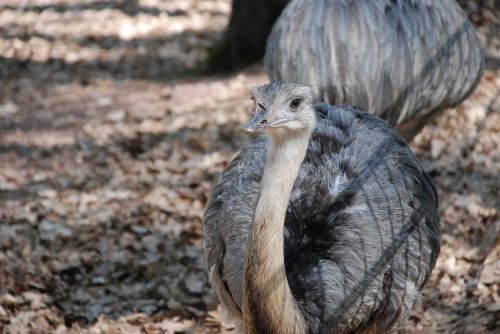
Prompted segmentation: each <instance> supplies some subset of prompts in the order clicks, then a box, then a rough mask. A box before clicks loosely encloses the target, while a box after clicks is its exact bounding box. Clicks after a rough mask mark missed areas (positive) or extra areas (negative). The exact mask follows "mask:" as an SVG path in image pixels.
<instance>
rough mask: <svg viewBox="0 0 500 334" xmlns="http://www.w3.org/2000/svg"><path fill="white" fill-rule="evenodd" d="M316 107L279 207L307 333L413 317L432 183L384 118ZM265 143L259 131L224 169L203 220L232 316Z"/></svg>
mask: <svg viewBox="0 0 500 334" xmlns="http://www.w3.org/2000/svg"><path fill="white" fill-rule="evenodd" d="M316 109H317V119H318V123H317V127H316V130H315V131H314V133H313V134H312V137H311V140H310V142H309V146H308V149H307V153H306V156H305V159H304V161H303V163H302V165H301V167H300V171H299V174H298V177H297V179H296V180H295V183H294V186H293V190H292V193H291V197H290V201H289V204H288V207H287V211H286V219H285V226H284V231H283V235H284V258H285V259H284V261H285V267H286V277H287V280H288V284H289V286H290V289H291V291H292V293H293V296H294V298H295V300H296V301H297V304H298V305H299V308H300V310H301V313H302V315H303V317H304V320H305V322H306V324H307V328H308V332H309V333H327V332H336V333H347V332H352V331H358V330H361V329H363V328H367V327H370V326H375V325H377V326H378V328H382V329H383V328H388V327H390V326H391V325H393V324H395V323H397V322H398V321H399V320H402V319H405V318H406V317H407V316H408V315H409V313H410V311H411V309H412V307H413V305H414V304H415V302H416V301H417V300H418V299H419V290H420V289H421V288H422V286H423V284H424V282H425V281H426V280H427V278H428V277H429V275H430V273H431V271H432V268H433V267H434V263H435V260H436V256H437V253H438V250H439V218H438V216H437V210H436V206H437V199H436V195H435V192H434V187H433V185H432V181H431V180H430V179H429V177H428V176H427V175H426V174H425V172H424V171H423V170H422V168H421V167H420V165H419V163H418V161H417V159H416V158H415V157H414V156H413V154H412V153H411V151H410V149H409V148H408V146H407V145H406V143H405V142H404V141H403V140H401V139H399V138H398V137H397V135H396V134H395V133H394V131H393V130H392V129H390V127H389V126H388V125H387V124H386V123H385V122H383V121H381V120H379V119H377V118H375V117H373V116H370V115H368V114H366V113H361V112H359V111H357V110H355V109H352V108H348V107H332V106H328V105H326V104H323V105H318V106H316ZM267 145H268V139H267V138H265V137H264V136H256V137H254V138H253V139H252V141H251V143H250V144H249V145H248V146H247V147H245V148H244V149H243V150H242V152H241V153H240V154H239V155H238V156H237V157H236V158H235V159H234V160H233V161H232V162H231V164H230V165H229V166H228V167H227V168H226V169H225V171H224V172H223V174H222V176H221V179H220V181H219V183H218V184H217V186H216V188H215V189H214V192H213V194H212V198H211V201H210V202H209V204H208V206H207V211H206V213H205V218H204V226H203V228H204V236H205V243H204V247H205V254H206V256H207V262H208V267H209V272H210V279H211V282H212V285H213V286H214V287H215V289H216V291H217V294H218V296H219V298H220V299H221V301H222V303H223V304H224V306H225V307H226V308H227V309H228V310H229V313H230V314H231V315H232V316H233V317H235V318H239V317H241V309H242V301H243V295H242V285H243V270H244V268H243V267H244V259H245V256H246V250H247V247H246V246H245V245H246V244H247V239H248V237H249V233H250V231H251V228H252V219H253V217H254V210H255V206H256V203H257V200H258V194H259V189H260V187H261V186H262V185H261V184H260V182H261V178H262V173H263V170H264V166H265V159H266V151H267ZM284 172H285V171H284Z"/></svg>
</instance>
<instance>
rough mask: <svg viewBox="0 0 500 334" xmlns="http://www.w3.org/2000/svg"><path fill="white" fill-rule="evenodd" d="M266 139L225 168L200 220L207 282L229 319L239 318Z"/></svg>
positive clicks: (256, 140)
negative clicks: (207, 272)
mask: <svg viewBox="0 0 500 334" xmlns="http://www.w3.org/2000/svg"><path fill="white" fill-rule="evenodd" d="M265 150H266V146H265V139H264V137H263V136H257V137H255V138H253V139H252V141H251V143H250V144H249V145H247V146H246V147H245V148H244V149H243V150H242V151H241V152H240V153H239V154H238V156H237V157H236V158H235V159H234V160H233V161H232V162H231V163H230V165H228V166H227V167H226V169H225V170H224V172H223V173H222V175H221V177H220V179H219V181H218V183H217V185H216V187H215V188H214V190H213V192H212V195H211V198H210V201H209V203H208V205H207V208H206V211H205V216H204V219H203V235H204V250H205V256H206V259H207V264H208V270H209V275H210V281H211V283H212V285H213V286H214V287H215V290H216V292H217V295H218V296H219V298H220V300H221V302H222V303H223V305H224V306H225V307H226V308H227V309H228V311H229V313H230V315H231V316H232V317H235V318H239V317H241V302H242V291H241V287H242V277H243V276H242V275H243V259H244V256H245V249H246V240H247V236H248V232H249V230H250V225H251V222H252V218H253V212H254V210H255V205H256V202H257V194H258V189H259V185H260V179H261V176H262V171H263V168H264V160H265V156H266V151H265Z"/></svg>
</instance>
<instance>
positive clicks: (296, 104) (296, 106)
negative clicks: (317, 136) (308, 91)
mask: <svg viewBox="0 0 500 334" xmlns="http://www.w3.org/2000/svg"><path fill="white" fill-rule="evenodd" d="M299 107H300V99H293V100H292V102H290V105H289V106H288V108H289V109H290V111H292V112H296V111H297V110H298V109H299Z"/></svg>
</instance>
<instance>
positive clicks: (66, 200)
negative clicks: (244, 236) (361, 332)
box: [0, 0, 500, 334]
mask: <svg viewBox="0 0 500 334" xmlns="http://www.w3.org/2000/svg"><path fill="white" fill-rule="evenodd" d="M461 2H462V3H464V5H465V6H466V9H467V11H468V13H469V15H470V17H471V18H472V20H473V22H474V23H475V24H476V26H477V29H478V35H479V36H480V38H481V41H482V43H483V45H484V46H485V49H486V60H487V69H486V72H485V75H484V77H483V78H482V80H481V84H480V85H479V87H478V88H477V89H476V91H475V92H474V94H473V95H472V96H471V97H470V98H469V99H467V100H466V101H464V102H463V103H462V104H461V105H460V106H458V107H457V108H454V109H449V110H446V111H445V112H444V113H443V114H442V115H440V116H439V117H437V118H436V119H435V120H434V121H433V122H432V123H430V124H428V125H427V126H426V127H425V129H424V130H423V132H422V133H421V134H420V135H419V136H418V137H417V138H416V139H415V140H414V141H413V143H412V148H413V149H414V150H415V152H416V153H417V154H418V156H419V158H420V159H421V160H422V162H423V164H424V165H425V167H426V169H428V170H429V171H430V172H431V174H432V175H433V176H434V177H435V180H436V182H437V184H438V190H439V197H440V213H441V217H442V219H443V230H442V232H443V236H442V249H441V255H440V257H439V259H438V262H437V265H436V268H435V270H434V272H433V275H432V278H431V280H430V282H429V283H428V284H427V286H426V288H425V290H424V300H423V302H422V304H421V306H419V308H418V309H417V310H415V312H414V315H413V316H412V317H411V319H410V321H409V322H408V323H407V324H406V325H405V326H404V327H403V328H401V329H400V330H398V331H397V332H398V333H495V332H496V333H498V330H499V328H500V313H499V312H500V297H499V282H500V263H499V260H498V259H499V255H500V243H499V237H498V235H499V229H500V213H499V211H500V181H499V175H500V29H499V27H500V20H499V15H498V13H499V12H498V11H499V8H498V6H499V5H498V4H497V3H496V2H495V1H465V0H464V1H461ZM495 6H497V7H495ZM229 15H230V1H229V0H215V1H210V0H170V1H160V0H143V1H97V0H67V1H62V0H34V1H16V0H4V1H1V2H0V87H1V88H0V332H1V333H12V334H14V333H58V334H63V333H148V334H149V333H231V332H232V330H231V327H227V326H224V325H222V324H221V322H220V316H219V313H218V311H217V306H216V305H217V303H216V299H215V296H214V293H213V291H212V290H211V288H210V286H209V284H208V281H207V276H206V273H205V264H204V259H203V253H202V250H201V216H202V213H203V208H204V205H205V203H206V200H207V196H208V194H209V192H210V189H211V186H212V185H213V183H214V182H215V180H216V179H217V177H218V175H219V173H220V172H221V170H222V169H223V168H224V166H225V165H226V164H227V163H228V161H230V160H231V158H232V157H233V156H234V154H235V152H237V150H238V149H239V148H241V147H242V146H243V145H244V143H245V138H244V136H243V135H242V134H241V132H240V131H239V128H240V126H241V124H242V123H243V122H244V120H245V119H246V118H247V117H248V113H249V109H250V105H251V103H250V101H249V99H248V93H247V92H248V87H250V86H253V85H257V84H261V83H264V82H266V80H267V79H266V76H265V74H264V73H263V70H262V68H261V66H260V65H256V66H254V67H252V68H249V69H246V70H244V71H243V72H241V73H237V74H232V75H228V76H218V77H215V76H206V75H205V76H203V75H201V74H199V72H197V69H198V68H199V67H198V66H199V64H200V62H201V61H203V59H205V57H206V55H207V52H208V49H209V48H210V47H211V46H212V45H213V44H214V42H215V41H216V40H217V39H218V38H220V36H221V34H222V32H223V30H224V28H225V26H226V24H227V22H228V18H229ZM197 73H198V74H197Z"/></svg>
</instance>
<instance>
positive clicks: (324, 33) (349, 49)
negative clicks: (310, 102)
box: [265, 0, 483, 139]
mask: <svg viewBox="0 0 500 334" xmlns="http://www.w3.org/2000/svg"><path fill="white" fill-rule="evenodd" d="M265 64H266V70H267V73H268V75H269V78H270V79H271V80H272V81H274V80H285V81H292V82H299V83H303V84H307V85H310V86H312V87H313V89H314V92H315V95H316V98H317V99H319V100H321V101H325V102H329V103H332V104H350V105H355V106H356V107H358V108H360V109H362V110H368V111H370V112H373V113H374V114H376V115H377V116H379V117H381V118H383V119H385V120H386V121H387V122H388V123H389V124H391V125H392V126H396V125H398V130H399V131H400V133H401V134H402V135H403V136H404V137H405V138H407V139H409V138H411V137H412V136H413V135H414V134H415V132H417V131H418V130H419V129H420V127H421V126H422V125H423V124H424V123H425V120H426V119H427V118H428V117H429V116H430V115H431V114H433V113H434V112H435V111H436V110H442V109H443V108H446V107H450V106H454V105H456V104H458V103H459V102H461V101H462V100H463V99H464V98H465V97H466V96H467V95H468V94H469V93H470V92H471V91H472V90H473V89H474V87H475V86H476V85H477V83H478V81H479V78H480V77H481V74H482V70H483V55H482V51H481V47H480V45H479V41H478V39H477V37H476V35H475V32H474V28H473V26H472V24H471V22H470V21H469V20H468V18H467V16H466V15H465V13H464V12H463V10H462V9H461V8H460V6H459V5H458V3H457V2H456V0H442V1H434V0H412V1H409V0H374V1H352V0H320V1H308V0H293V1H291V2H290V3H289V4H288V6H287V7H286V8H285V10H284V11H283V12H282V14H281V16H280V17H279V18H278V20H277V21H276V23H275V25H274V27H273V30H272V32H271V34H270V36H269V38H268V42H267V48H266V56H265Z"/></svg>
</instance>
